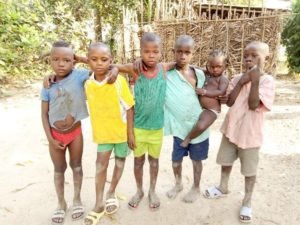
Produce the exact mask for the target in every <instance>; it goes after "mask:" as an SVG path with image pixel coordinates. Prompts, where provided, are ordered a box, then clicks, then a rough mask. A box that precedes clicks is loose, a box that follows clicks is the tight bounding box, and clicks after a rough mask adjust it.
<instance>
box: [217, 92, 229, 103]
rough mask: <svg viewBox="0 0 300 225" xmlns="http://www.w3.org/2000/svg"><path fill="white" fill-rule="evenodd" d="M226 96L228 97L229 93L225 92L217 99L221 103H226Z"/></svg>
mask: <svg viewBox="0 0 300 225" xmlns="http://www.w3.org/2000/svg"><path fill="white" fill-rule="evenodd" d="M228 97H229V95H228V94H226V95H223V96H219V97H217V99H218V100H219V101H220V103H221V104H227V102H228Z"/></svg>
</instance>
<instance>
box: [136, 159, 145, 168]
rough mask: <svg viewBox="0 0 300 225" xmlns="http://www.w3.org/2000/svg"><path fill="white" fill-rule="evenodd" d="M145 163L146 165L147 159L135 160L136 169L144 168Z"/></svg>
mask: <svg viewBox="0 0 300 225" xmlns="http://www.w3.org/2000/svg"><path fill="white" fill-rule="evenodd" d="M144 163H145V158H144V157H143V158H139V159H137V158H135V159H134V166H135V167H143V166H144Z"/></svg>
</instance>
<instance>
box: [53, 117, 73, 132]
mask: <svg viewBox="0 0 300 225" xmlns="http://www.w3.org/2000/svg"><path fill="white" fill-rule="evenodd" d="M74 122H75V119H74V117H73V116H71V114H68V115H67V116H66V118H65V119H64V120H57V121H55V122H54V123H53V124H54V126H55V127H56V128H57V129H58V130H67V129H69V128H71V127H72V126H73V124H74Z"/></svg>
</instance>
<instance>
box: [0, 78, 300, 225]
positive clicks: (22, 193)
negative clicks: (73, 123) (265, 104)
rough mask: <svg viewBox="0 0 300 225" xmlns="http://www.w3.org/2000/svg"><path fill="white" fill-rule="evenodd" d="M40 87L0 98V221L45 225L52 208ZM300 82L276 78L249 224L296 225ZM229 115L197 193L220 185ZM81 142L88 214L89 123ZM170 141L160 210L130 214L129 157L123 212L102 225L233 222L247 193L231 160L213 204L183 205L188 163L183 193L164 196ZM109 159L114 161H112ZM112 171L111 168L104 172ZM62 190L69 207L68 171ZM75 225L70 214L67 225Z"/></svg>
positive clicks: (299, 218)
mask: <svg viewBox="0 0 300 225" xmlns="http://www.w3.org/2000/svg"><path fill="white" fill-rule="evenodd" d="M39 89H40V83H35V84H33V85H30V88H27V89H25V90H21V91H15V93H13V94H12V96H11V97H7V98H2V99H0V115H1V116H0V124H1V126H0V161H1V162H2V163H1V170H0V178H1V179H0V224H1V225H4V224H5V225H13V224H24V225H46V224H50V218H51V214H52V211H53V210H54V209H55V207H56V195H55V190H54V185H53V166H52V163H51V161H50V157H49V154H48V146H47V140H46V138H45V135H44V132H43V128H42V123H41V119H40V100H39ZM299 93H300V82H293V81H277V98H276V103H275V105H274V108H273V111H272V112H270V113H269V114H268V115H267V121H266V123H265V129H264V131H265V132H264V133H265V141H264V145H263V147H262V149H261V155H260V165H259V170H258V179H257V182H256V187H255V192H254V196H253V203H252V204H253V222H252V224H255V225H274V224H277V225H298V224H300V207H299V205H300V130H299V129H300V97H299V95H298V94H299ZM226 111H227V109H226V107H223V112H222V115H221V117H220V118H218V120H217V121H216V122H215V124H214V125H213V127H212V129H211V135H210V152H209V158H208V160H206V161H205V162H204V170H203V174H202V180H201V190H202V191H204V190H205V188H207V187H209V186H211V185H215V184H218V182H219V175H220V168H219V166H218V165H216V163H215V158H216V153H217V150H218V146H219V143H220V138H221V135H220V132H219V127H220V125H221V123H222V120H223V119H224V114H225V112H226ZM83 131H84V137H85V145H84V156H83V169H84V180H83V188H82V199H83V202H84V205H85V207H86V211H89V210H91V209H92V207H93V205H94V195H95V193H94V173H95V156H96V145H95V144H94V143H92V139H91V128H90V124H89V120H88V119H87V120H85V121H84V122H83ZM171 148H172V139H171V138H170V137H166V138H165V139H164V145H163V151H162V155H161V158H160V172H159V177H158V183H157V192H158V194H159V196H160V198H161V208H160V210H158V211H156V212H151V211H150V210H149V208H148V204H147V203H148V201H147V198H145V199H144V200H143V201H142V202H141V204H140V206H139V208H138V209H137V210H134V211H132V210H129V209H128V208H127V201H128V199H129V198H130V197H131V195H133V194H134V192H135V183H134V177H133V156H132V155H131V156H129V157H128V160H127V163H126V168H125V171H124V175H123V177H122V179H121V181H120V185H119V187H118V190H117V193H118V194H119V195H120V196H123V197H125V198H126V199H124V200H121V202H120V204H121V207H120V210H119V212H118V213H117V214H116V215H114V216H113V217H104V218H103V219H102V220H101V221H100V222H99V224H123V225H150V224H151V225H152V224H156V225H175V224H176V225H187V224H189V225H237V224H240V222H239V220H238V212H239V208H240V206H241V200H242V198H243V193H244V190H243V189H244V186H243V184H244V182H243V177H242V176H241V174H240V171H239V168H240V165H239V162H236V164H235V167H234V169H233V173H232V176H231V180H230V191H231V193H230V194H229V195H228V196H227V197H226V198H222V199H218V200H208V199H205V198H204V197H203V196H199V199H198V200H197V201H196V202H195V203H193V204H186V203H183V202H182V201H181V198H182V196H183V195H184V193H186V192H187V191H188V190H189V188H190V186H191V184H192V167H191V162H190V160H189V159H188V158H185V160H184V165H183V176H184V179H183V182H184V187H185V188H184V191H183V192H182V193H181V194H180V195H179V196H178V197H177V199H175V200H168V199H167V197H166V195H165V193H166V191H167V190H169V188H171V187H172V185H173V182H174V179H173V174H172V170H171V160H170V156H171ZM112 162H113V161H112ZM111 172H112V165H110V169H109V173H110V174H111ZM144 183H145V191H147V188H148V185H149V176H148V164H146V171H145V179H144ZM65 192H66V199H67V202H68V203H69V206H71V205H70V204H71V203H72V193H73V185H72V173H71V170H70V168H68V170H67V172H66V184H65ZM82 222H83V221H82V220H81V221H78V222H72V221H71V219H70V211H68V212H67V216H66V221H65V225H69V224H74V225H77V224H82Z"/></svg>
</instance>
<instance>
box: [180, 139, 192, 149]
mask: <svg viewBox="0 0 300 225" xmlns="http://www.w3.org/2000/svg"><path fill="white" fill-rule="evenodd" d="M190 142H191V139H189V138H185V139H184V140H183V141H182V142H181V144H180V146H181V147H183V148H186V147H187V146H188V145H189V144H190Z"/></svg>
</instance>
